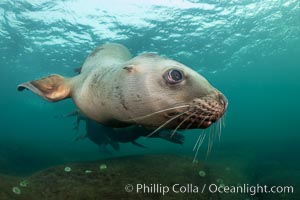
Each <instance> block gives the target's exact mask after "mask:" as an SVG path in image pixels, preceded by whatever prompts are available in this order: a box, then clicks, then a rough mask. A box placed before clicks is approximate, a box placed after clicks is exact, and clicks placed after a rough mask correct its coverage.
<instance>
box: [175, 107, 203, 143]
mask: <svg viewBox="0 0 300 200" xmlns="http://www.w3.org/2000/svg"><path fill="white" fill-rule="evenodd" d="M197 112H198V111H195V112H193V113H191V114H190V115H188V116H187V117H186V118H185V119H183V120H182V122H181V123H180V124H179V125H178V126H177V127H176V128H175V129H174V131H173V132H172V134H171V138H172V137H173V136H174V134H175V133H176V131H177V130H178V129H179V128H180V126H181V125H182V124H183V123H184V122H186V121H187V120H189V119H190V118H191V117H192V116H193V115H195V114H196V113H197Z"/></svg>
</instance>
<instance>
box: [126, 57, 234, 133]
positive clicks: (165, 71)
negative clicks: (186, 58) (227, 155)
mask: <svg viewBox="0 0 300 200" xmlns="http://www.w3.org/2000/svg"><path fill="white" fill-rule="evenodd" d="M123 69H124V71H123V73H122V75H121V76H120V81H121V82H123V83H124V84H123V90H125V91H126V94H125V93H124V94H123V96H125V97H124V99H123V104H124V105H125V106H126V109H127V110H128V112H129V113H130V117H129V120H132V121H135V123H137V124H140V125H144V126H150V127H160V126H163V127H164V128H170V129H173V128H180V129H185V128H207V127H209V126H210V125H211V124H212V123H214V122H216V121H217V120H219V119H220V118H221V117H222V116H223V114H224V113H225V111H226V109H227V105H228V101H227V99H226V97H225V96H224V95H223V94H222V93H221V92H220V91H219V90H217V89H216V88H214V87H213V86H212V85H211V84H210V83H209V82H208V81H207V80H206V79H205V78H204V77H203V76H201V75H200V74H199V73H197V72H195V71H194V70H192V69H191V68H189V67H187V66H185V65H184V64H181V63H179V62H177V61H174V60H171V59H168V58H164V57H160V56H158V55H156V54H152V53H151V54H149V53H148V54H143V55H140V56H137V57H135V58H133V59H132V60H130V61H128V62H127V63H125V64H124V66H123ZM124 87H125V88H124ZM126 87H127V88H126Z"/></svg>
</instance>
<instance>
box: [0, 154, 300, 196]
mask: <svg viewBox="0 0 300 200" xmlns="http://www.w3.org/2000/svg"><path fill="white" fill-rule="evenodd" d="M245 170H247V171H248V172H250V171H251V169H249V167H247V163H246V162H245V163H243V164H241V163H240V162H235V161H234V158H232V159H231V160H226V161H218V162H213V161H212V162H203V161H201V162H200V161H198V162H197V163H192V158H191V157H185V156H176V155H143V156H130V157H122V158H113V159H107V160H99V161H95V162H85V163H68V164H64V165H59V166H54V167H51V168H48V169H45V170H42V171H39V172H36V173H33V174H32V175H30V176H27V177H17V176H7V175H0V199H1V200H15V199H16V200H44V199H45V200H101V199H105V200H109V199H113V200H117V199H130V200H135V199H139V200H140V199H143V200H147V199H185V200H186V199H193V200H202V199H203V200H215V199H216V200H219V199H220V200H222V199H231V200H232V199H241V200H243V199H244V200H250V199H254V200H258V199H262V200H264V199H295V200H296V199H300V198H299V195H298V194H297V193H296V192H295V191H294V193H293V194H276V195H275V194H256V195H250V194H249V193H248V194H244V193H239V194H235V193H231V194H224V193H223V194H221V193H217V192H216V193H212V192H210V191H209V190H208V187H209V185H210V184H215V185H218V186H222V185H223V186H224V185H227V186H240V185H242V184H253V183H255V181H258V182H259V183H260V184H263V183H265V184H277V183H278V184H280V183H283V184H284V182H287V181H283V182H281V181H282V180H286V179H289V180H290V179H294V180H299V177H300V176H299V173H298V174H294V175H290V174H291V173H289V175H287V174H286V175H284V172H282V171H280V170H279V171H278V172H277V173H274V172H273V173H271V174H270V175H269V176H268V175H266V176H265V177H262V178H261V180H258V179H257V177H256V175H255V174H257V172H254V171H253V173H246V172H245ZM258 174H259V173H258ZM274 176H278V177H279V178H280V180H278V181H277V182H276V178H277V179H278V177H274ZM254 177H255V180H254ZM128 184H132V186H133V188H132V187H131V186H129V187H128V186H127V185H128ZM137 184H145V185H147V186H150V188H152V191H153V190H154V185H152V187H151V184H161V185H155V186H158V187H156V189H157V188H158V189H159V188H160V189H161V190H163V186H168V188H169V189H170V191H169V192H168V193H166V194H164V195H163V194H162V191H161V192H152V193H151V192H147V191H145V192H143V190H140V191H139V192H137V190H136V185H137ZM174 184H179V185H180V186H183V188H182V190H184V189H186V190H189V192H182V193H181V192H178V193H176V192H173V191H172V186H173V185H174ZM204 184H206V188H205V189H204V191H203V192H202V189H203V185H204ZM126 186H127V189H129V190H130V189H133V191H132V192H126V190H125V187H126ZM180 186H176V191H179V190H180ZM297 186H299V185H297ZM195 187H196V188H198V191H197V190H196V188H195ZM149 190H150V189H149Z"/></svg>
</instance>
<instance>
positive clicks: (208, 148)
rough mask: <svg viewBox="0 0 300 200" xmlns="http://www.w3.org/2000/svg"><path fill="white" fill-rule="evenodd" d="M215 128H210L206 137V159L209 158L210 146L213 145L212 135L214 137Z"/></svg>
mask: <svg viewBox="0 0 300 200" xmlns="http://www.w3.org/2000/svg"><path fill="white" fill-rule="evenodd" d="M214 131H215V126H211V127H210V130H209V137H208V146H207V151H206V158H207V157H208V156H209V154H210V152H211V149H212V146H213V144H214V135H215V132H214Z"/></svg>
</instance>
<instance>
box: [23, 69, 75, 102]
mask: <svg viewBox="0 0 300 200" xmlns="http://www.w3.org/2000/svg"><path fill="white" fill-rule="evenodd" d="M24 89H29V90H31V91H32V92H34V93H35V94H37V95H39V96H41V97H43V98H44V99H46V100H48V101H51V102H55V101H60V100H63V99H66V98H69V97H70V92H71V86H70V84H69V83H68V81H67V79H65V78H64V77H62V76H60V75H56V74H54V75H50V76H47V77H44V78H41V79H39V80H34V81H30V82H26V83H22V84H20V85H18V91H23V90H24Z"/></svg>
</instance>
